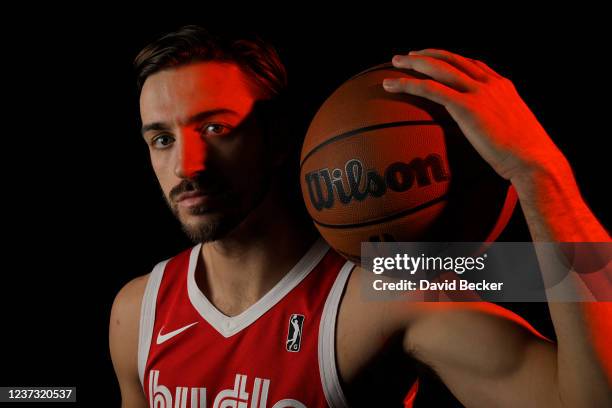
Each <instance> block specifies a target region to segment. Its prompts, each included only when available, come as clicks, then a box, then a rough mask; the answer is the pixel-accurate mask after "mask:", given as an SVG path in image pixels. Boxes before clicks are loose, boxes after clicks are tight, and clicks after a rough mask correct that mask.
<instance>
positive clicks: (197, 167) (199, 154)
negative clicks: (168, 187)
mask: <svg viewBox="0 0 612 408" xmlns="http://www.w3.org/2000/svg"><path fill="white" fill-rule="evenodd" d="M181 139H182V140H181V142H182V143H181V148H180V153H179V157H178V160H177V161H176V166H175V169H174V173H175V174H176V176H177V177H179V178H183V179H185V178H187V179H189V178H193V177H195V175H196V174H197V173H200V172H203V171H204V170H206V158H207V156H208V144H207V143H206V142H205V141H204V140H202V138H201V137H200V135H199V134H197V133H194V134H187V132H186V133H184V134H183V137H182V138H181Z"/></svg>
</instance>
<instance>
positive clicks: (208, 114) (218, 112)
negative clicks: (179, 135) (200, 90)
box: [140, 108, 240, 135]
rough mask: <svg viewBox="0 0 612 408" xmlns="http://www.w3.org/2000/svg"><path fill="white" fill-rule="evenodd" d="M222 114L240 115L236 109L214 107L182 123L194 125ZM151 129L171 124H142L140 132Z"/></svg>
mask: <svg viewBox="0 0 612 408" xmlns="http://www.w3.org/2000/svg"><path fill="white" fill-rule="evenodd" d="M221 114H230V115H234V116H240V115H239V114H238V112H236V111H233V110H231V109H227V108H220V109H212V110H207V111H202V112H198V113H196V114H195V115H193V116H190V117H189V118H188V119H187V120H186V121H184V122H182V123H183V124H185V125H192V124H194V123H199V122H202V121H204V120H206V119H208V118H210V117H212V116H215V115H221ZM151 130H170V126H169V125H168V124H166V123H164V122H153V123H147V124H146V125H143V126H142V128H141V129H140V133H141V134H142V135H144V134H145V133H147V132H149V131H151Z"/></svg>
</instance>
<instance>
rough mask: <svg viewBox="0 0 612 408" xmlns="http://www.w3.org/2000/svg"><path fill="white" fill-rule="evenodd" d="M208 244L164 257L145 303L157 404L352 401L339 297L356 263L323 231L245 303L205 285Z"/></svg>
mask: <svg viewBox="0 0 612 408" xmlns="http://www.w3.org/2000/svg"><path fill="white" fill-rule="evenodd" d="M200 254H201V244H200V245H196V246H195V247H193V248H192V249H189V250H186V251H184V252H182V253H180V254H178V255H177V256H175V257H173V258H171V259H169V260H166V261H164V262H161V263H159V264H158V265H157V266H156V267H155V268H154V269H153V272H152V273H151V275H150V277H149V281H148V283H147V287H146V290H145V293H144V298H143V302H142V310H141V316H140V334H139V344H138V372H139V376H140V381H141V383H142V386H143V389H144V392H145V395H146V397H147V400H148V401H149V404H150V406H151V407H154V408H196V407H197V408H200V407H207V408H208V407H210V408H228V407H235V408H267V407H271V408H282V407H296V408H301V407H309V408H313V407H327V406H331V407H345V406H347V403H346V398H345V396H344V394H343V392H342V389H341V386H340V381H339V378H338V370H337V368H336V357H335V325H336V316H337V312H338V305H339V303H340V298H341V295H342V292H343V290H344V287H345V285H346V282H347V279H348V277H349V275H350V273H351V271H352V269H353V267H354V264H353V263H351V262H347V261H346V260H345V259H344V258H342V257H341V256H340V255H338V254H337V253H336V252H335V251H333V250H331V249H330V248H329V246H328V245H327V244H326V243H325V241H323V240H322V239H319V240H318V241H317V242H316V243H315V244H314V245H313V246H312V247H311V248H310V249H309V250H308V252H307V253H306V254H305V255H304V256H303V257H302V259H300V261H299V262H298V263H297V264H296V265H295V266H294V267H293V268H292V269H291V270H290V271H289V272H288V273H287V274H286V275H285V276H284V277H283V278H282V279H281V280H280V281H279V282H278V284H277V285H276V286H274V288H272V289H271V290H270V291H269V292H268V293H267V294H266V295H264V296H263V297H262V298H261V299H259V300H258V301H257V302H256V303H255V304H253V305H252V306H250V307H249V308H248V309H246V310H245V311H244V312H242V313H240V314H239V315H237V316H233V317H228V316H226V315H224V314H223V313H221V312H220V311H219V310H218V309H216V308H215V306H213V305H212V303H210V301H209V300H208V299H207V298H206V297H205V296H204V294H203V293H202V292H201V291H200V289H199V288H198V286H197V284H196V281H195V270H196V265H197V263H198V262H201V260H200V257H201V255H200Z"/></svg>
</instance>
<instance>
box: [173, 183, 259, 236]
mask: <svg viewBox="0 0 612 408" xmlns="http://www.w3.org/2000/svg"><path fill="white" fill-rule="evenodd" d="M205 186H206V184H204V183H203V180H201V179H193V180H183V181H182V182H181V183H180V184H179V185H178V186H176V187H175V188H173V189H172V190H171V191H170V194H169V197H167V196H166V195H165V194H164V198H165V201H166V203H167V204H168V206H169V207H170V210H171V211H172V214H174V216H175V217H176V219H177V220H178V221H179V222H180V224H181V228H182V230H183V232H185V234H186V235H187V237H188V238H189V239H190V240H191V241H192V242H194V243H206V242H212V241H217V240H220V239H223V238H225V237H227V236H228V235H229V234H230V233H231V232H232V231H233V230H234V229H236V227H238V226H239V225H240V224H241V223H242V222H243V221H244V220H245V219H246V218H247V217H248V215H249V214H250V213H251V212H252V211H253V210H254V209H255V208H256V207H257V206H259V204H260V203H261V202H262V201H263V199H264V197H265V196H266V195H267V193H268V191H269V188H270V178H269V177H268V175H266V176H264V177H263V180H261V183H260V185H259V188H257V189H256V190H255V193H253V194H252V195H251V197H248V198H247V197H244V194H242V195H241V194H239V193H236V192H234V191H228V189H223V190H221V189H218V188H205ZM197 191H202V192H211V191H213V192H214V194H215V197H214V203H213V204H212V205H209V204H201V205H198V206H193V207H190V208H183V209H182V210H181V209H179V206H178V204H177V202H176V197H177V196H178V195H179V194H181V193H184V192H197ZM241 203H242V205H241Z"/></svg>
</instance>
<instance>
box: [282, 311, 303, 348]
mask: <svg viewBox="0 0 612 408" xmlns="http://www.w3.org/2000/svg"><path fill="white" fill-rule="evenodd" d="M303 325H304V315H300V314H292V315H291V317H290V318H289V330H288V332H287V347H286V348H287V351H291V352H294V353H295V352H298V351H300V345H301V344H302V326H303Z"/></svg>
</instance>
